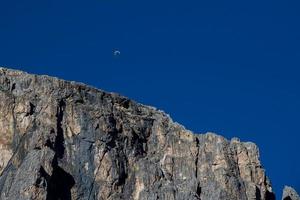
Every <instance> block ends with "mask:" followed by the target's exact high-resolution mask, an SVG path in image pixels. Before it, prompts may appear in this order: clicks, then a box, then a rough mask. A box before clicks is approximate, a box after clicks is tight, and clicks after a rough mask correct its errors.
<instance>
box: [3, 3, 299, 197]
mask: <svg viewBox="0 0 300 200" xmlns="http://www.w3.org/2000/svg"><path fill="white" fill-rule="evenodd" d="M299 10H300V2H299V1H296V0H295V1H293V0H290V1H282V0H281V1H277V0H270V1H264V0H263V1H241V0H238V1H199V0H186V1H182V0H181V1H176V0H163V1H162V0H151V1H141V0H87V1H82V0H80V1H78V0H72V1H69V0H64V1H61V0H60V1H58V0H51V1H50V0H49V1H47V0H43V1H41V0H27V1H24V0H22V1H21V0H19V1H5V0H0V65H2V66H9V67H11V68H15V69H21V70H25V71H28V72H32V73H38V74H48V75H53V76H58V77H60V78H63V79H69V80H76V81H81V82H85V83H87V84H90V85H93V86H96V87H99V88H102V89H104V90H107V91H114V92H118V93H121V94H123V95H125V96H128V97H130V98H132V99H135V100H137V101H139V102H142V103H144V104H150V105H153V106H156V107H158V108H160V109H163V110H164V111H166V112H167V113H169V114H170V115H171V116H172V117H173V119H174V120H176V121H178V122H180V123H181V124H183V125H184V126H186V127H187V128H188V129H191V130H193V131H195V132H199V133H202V132H206V131H213V132H217V133H219V134H222V135H224V136H225V137H227V138H231V137H233V136H237V137H240V138H241V139H242V140H244V141H253V142H255V143H257V144H258V146H259V147H260V152H261V160H262V162H263V165H264V166H265V168H266V170H267V174H268V176H269V177H270V178H271V180H272V183H273V186H274V188H275V191H276V193H277V197H281V189H282V187H283V184H288V185H291V186H293V187H295V188H296V189H297V190H298V191H300V159H299V158H300V157H299V152H300V145H299V140H300V78H299V76H300V12H299ZM115 49H118V50H120V51H121V55H120V56H119V57H118V58H116V57H114V56H113V51H114V50H115Z"/></svg>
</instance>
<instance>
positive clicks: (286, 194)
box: [282, 186, 300, 200]
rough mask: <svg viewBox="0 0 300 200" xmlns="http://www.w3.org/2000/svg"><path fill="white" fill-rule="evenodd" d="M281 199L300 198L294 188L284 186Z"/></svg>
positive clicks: (294, 199)
mask: <svg viewBox="0 0 300 200" xmlns="http://www.w3.org/2000/svg"><path fill="white" fill-rule="evenodd" d="M282 200H300V197H299V195H298V194H297V192H296V191H295V190H294V188H292V187H289V186H285V187H284V189H283V193H282Z"/></svg>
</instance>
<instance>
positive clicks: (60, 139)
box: [54, 100, 66, 159]
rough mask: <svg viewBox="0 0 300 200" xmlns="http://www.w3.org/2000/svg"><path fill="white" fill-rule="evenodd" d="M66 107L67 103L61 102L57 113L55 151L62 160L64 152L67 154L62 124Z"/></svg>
mask: <svg viewBox="0 0 300 200" xmlns="http://www.w3.org/2000/svg"><path fill="white" fill-rule="evenodd" d="M65 107H66V103H65V102H64V100H60V102H59V105H58V108H57V113H56V120H57V122H56V131H57V133H56V138H55V142H54V151H55V156H57V158H59V159H61V158H63V155H64V152H65V146H64V141H65V139H64V130H63V128H62V122H63V118H64V110H65Z"/></svg>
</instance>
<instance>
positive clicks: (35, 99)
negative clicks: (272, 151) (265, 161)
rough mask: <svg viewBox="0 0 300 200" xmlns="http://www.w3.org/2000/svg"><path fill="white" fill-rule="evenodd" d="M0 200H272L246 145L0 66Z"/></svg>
mask: <svg viewBox="0 0 300 200" xmlns="http://www.w3.org/2000/svg"><path fill="white" fill-rule="evenodd" d="M0 173H1V176H0V199H1V200H29V199H34V200H40V199H46V200H60V199H62V200H75V199H76V200H78V199H82V200H94V199H99V200H104V199H126V200H127V199H133V200H139V199H140V200H144V199H147V200H157V199H168V200H169V199H170V200H172V199H174V200H175V199H176V200H186V199H189V200H193V199H194V200H197V199H198V200H199V199H201V200H216V199H223V200H235V199H236V200H247V199H249V200H250V199H253V200H254V199H256V200H272V199H275V197H274V194H273V193H272V188H271V185H270V182H269V180H268V178H267V177H266V175H265V170H264V169H263V168H262V166H261V164H260V161H259V152H258V148H257V147H256V146H255V145H254V144H253V143H249V142H247V143H243V142H240V141H239V140H238V139H232V140H231V141H228V140H226V139H225V138H223V137H222V136H219V135H216V134H213V133H206V134H193V133H191V132H190V131H188V130H186V129H184V127H182V126H181V125H179V124H177V123H174V122H173V121H172V120H171V119H170V117H169V116H168V115H166V114H165V113H163V112H161V111H158V110H156V109H155V108H152V107H148V106H144V105H141V104H139V103H136V102H134V101H131V100H129V99H127V98H125V97H122V96H120V95H117V94H114V93H107V92H104V91H101V90H98V89H95V88H92V87H88V86H85V85H83V84H79V83H74V82H68V81H63V80H59V79H57V78H52V77H48V76H36V75H30V74H27V73H24V72H20V71H14V70H8V69H4V68H0Z"/></svg>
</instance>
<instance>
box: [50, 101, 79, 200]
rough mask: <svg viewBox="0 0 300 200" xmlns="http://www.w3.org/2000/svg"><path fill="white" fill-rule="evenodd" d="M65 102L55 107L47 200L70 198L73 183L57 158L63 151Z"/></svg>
mask: <svg viewBox="0 0 300 200" xmlns="http://www.w3.org/2000/svg"><path fill="white" fill-rule="evenodd" d="M65 107H66V104H65V102H64V101H63V100H61V101H60V102H59V105H58V108H57V114H56V117H57V127H56V131H57V134H56V138H55V142H54V146H53V147H52V148H53V150H54V151H55V156H54V159H53V161H52V168H53V172H52V175H51V176H50V177H49V178H48V180H47V184H48V185H47V198H46V199H47V200H71V199H72V198H71V196H72V195H71V188H72V187H73V186H74V185H75V180H74V178H73V176H72V175H71V174H69V173H67V172H66V171H65V170H63V169H62V168H61V167H60V166H59V165H58V162H59V159H62V158H63V156H64V153H65V146H64V142H65V139H64V132H63V127H62V123H63V117H64V110H65Z"/></svg>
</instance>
